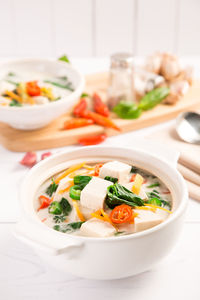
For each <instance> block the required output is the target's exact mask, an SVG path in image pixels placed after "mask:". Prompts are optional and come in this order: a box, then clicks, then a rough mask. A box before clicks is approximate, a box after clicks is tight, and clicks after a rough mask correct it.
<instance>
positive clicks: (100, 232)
mask: <svg viewBox="0 0 200 300" xmlns="http://www.w3.org/2000/svg"><path fill="white" fill-rule="evenodd" d="M80 232H81V234H82V235H85V236H91V237H109V236H112V235H114V233H115V232H116V229H115V228H114V227H113V226H112V225H111V224H110V223H109V222H104V221H102V220H99V219H96V218H92V219H90V220H88V221H86V222H85V223H83V224H82V226H81V228H80Z"/></svg>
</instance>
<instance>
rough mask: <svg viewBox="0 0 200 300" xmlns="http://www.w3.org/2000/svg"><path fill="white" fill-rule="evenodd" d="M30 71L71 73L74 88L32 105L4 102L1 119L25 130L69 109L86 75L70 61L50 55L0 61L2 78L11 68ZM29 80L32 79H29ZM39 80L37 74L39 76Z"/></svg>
mask: <svg viewBox="0 0 200 300" xmlns="http://www.w3.org/2000/svg"><path fill="white" fill-rule="evenodd" d="M11 71H12V72H14V73H18V74H20V73H22V72H23V74H27V75H28V74H30V73H32V72H34V73H38V72H39V73H44V75H46V76H48V78H51V77H52V78H53V77H58V76H67V77H68V78H69V80H70V81H71V82H72V84H73V87H74V91H73V92H71V93H70V94H69V95H66V96H64V97H62V98H61V99H60V100H58V101H55V102H51V103H47V104H41V105H32V106H31V105H30V106H22V107H16V106H14V107H13V106H12V107H10V106H0V121H2V122H5V123H8V124H9V125H10V126H12V127H14V128H16V129H21V130H33V129H38V128H41V127H44V126H45V125H47V124H49V123H50V122H51V121H53V120H54V119H55V118H57V117H59V116H60V115H62V114H64V113H65V112H67V111H68V110H69V109H70V108H71V107H72V106H73V105H74V104H75V102H76V101H77V99H78V98H79V97H80V95H81V93H82V91H83V88H84V82H85V81H84V77H83V75H81V74H80V73H79V72H78V71H77V70H76V69H75V68H74V67H73V66H71V65H70V64H68V63H65V62H62V61H56V60H48V59H23V60H15V61H9V62H7V63H2V64H1V65H0V80H1V78H2V77H3V76H5V74H7V73H9V72H11ZM28 80H29V79H28ZM35 80H37V78H35Z"/></svg>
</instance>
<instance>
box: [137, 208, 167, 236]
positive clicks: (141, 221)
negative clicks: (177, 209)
mask: <svg viewBox="0 0 200 300" xmlns="http://www.w3.org/2000/svg"><path fill="white" fill-rule="evenodd" d="M135 212H136V213H138V216H137V217H135V218H134V224H133V226H134V231H135V232H139V231H143V230H146V229H149V228H151V227H154V226H156V225H158V224H160V223H162V222H163V221H164V219H163V218H162V217H161V216H160V215H158V214H156V213H155V212H152V211H150V210H137V209H136V210H135Z"/></svg>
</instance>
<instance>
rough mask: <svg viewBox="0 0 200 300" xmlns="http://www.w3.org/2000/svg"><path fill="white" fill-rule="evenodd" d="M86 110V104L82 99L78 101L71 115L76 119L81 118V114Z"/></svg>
mask: <svg viewBox="0 0 200 300" xmlns="http://www.w3.org/2000/svg"><path fill="white" fill-rule="evenodd" d="M86 108H87V102H86V100H85V99H84V98H82V99H80V101H79V103H78V104H77V105H76V106H75V107H74V110H73V113H74V115H75V116H76V117H82V113H83V112H84V111H85V110H86Z"/></svg>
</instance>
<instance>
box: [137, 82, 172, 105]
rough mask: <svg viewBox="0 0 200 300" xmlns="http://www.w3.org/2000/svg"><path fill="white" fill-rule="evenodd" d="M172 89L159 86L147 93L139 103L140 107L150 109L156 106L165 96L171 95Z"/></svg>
mask: <svg viewBox="0 0 200 300" xmlns="http://www.w3.org/2000/svg"><path fill="white" fill-rule="evenodd" d="M169 92H170V89H169V88H168V87H159V88H156V89H154V90H152V91H150V92H149V93H147V94H146V95H145V96H144V97H143V98H142V99H141V100H140V103H139V106H138V107H139V108H140V109H142V110H149V109H152V108H154V107H155V106H156V105H157V104H159V103H160V102H162V100H163V99H164V98H166V97H167V96H168V95H169Z"/></svg>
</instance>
